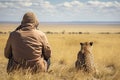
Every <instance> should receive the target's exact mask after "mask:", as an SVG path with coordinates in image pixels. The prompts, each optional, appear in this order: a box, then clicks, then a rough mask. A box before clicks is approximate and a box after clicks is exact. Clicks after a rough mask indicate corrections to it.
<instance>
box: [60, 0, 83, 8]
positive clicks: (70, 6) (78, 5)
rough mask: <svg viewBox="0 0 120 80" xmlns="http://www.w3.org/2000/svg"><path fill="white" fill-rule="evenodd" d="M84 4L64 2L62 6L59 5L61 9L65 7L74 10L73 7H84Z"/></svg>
mask: <svg viewBox="0 0 120 80" xmlns="http://www.w3.org/2000/svg"><path fill="white" fill-rule="evenodd" d="M82 6H83V3H81V2H79V1H71V2H64V3H62V4H59V7H64V8H73V7H82Z"/></svg>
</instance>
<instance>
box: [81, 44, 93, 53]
mask: <svg viewBox="0 0 120 80" xmlns="http://www.w3.org/2000/svg"><path fill="white" fill-rule="evenodd" d="M80 45H81V50H82V51H86V50H87V51H90V52H91V50H92V46H93V42H84V43H80Z"/></svg>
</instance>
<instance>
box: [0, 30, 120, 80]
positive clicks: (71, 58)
mask: <svg viewBox="0 0 120 80" xmlns="http://www.w3.org/2000/svg"><path fill="white" fill-rule="evenodd" d="M10 29H11V30H13V28H10ZM118 29H119V28H118ZM42 30H43V31H47V29H46V30H45V29H44V28H42ZM60 30H61V31H62V30H63V29H62V28H60ZM73 30H74V28H73ZM83 30H84V28H83ZM90 30H91V29H90ZM92 30H93V32H94V28H93V29H92ZM92 30H91V31H92ZM113 30H114V28H113ZM8 31H9V28H8ZM47 37H48V40H49V43H50V45H51V49H52V58H51V67H50V69H49V70H52V71H51V72H50V73H39V74H35V75H31V74H30V73H28V74H22V73H21V72H17V73H16V74H15V75H7V73H6V70H5V69H6V65H7V59H5V58H4V54H3V51H4V47H5V44H6V40H7V38H8V34H0V76H1V77H0V80H95V79H96V80H119V79H120V63H119V62H120V54H119V53H120V49H119V48H120V47H119V45H120V34H96V33H91V34H71V35H69V34H48V35H47ZM86 41H93V42H94V44H93V55H94V60H95V65H96V68H97V70H98V72H99V73H98V74H97V75H94V76H92V75H89V74H84V73H82V72H76V71H75V68H74V63H75V61H76V56H77V53H78V51H79V50H80V45H79V43H80V42H86Z"/></svg>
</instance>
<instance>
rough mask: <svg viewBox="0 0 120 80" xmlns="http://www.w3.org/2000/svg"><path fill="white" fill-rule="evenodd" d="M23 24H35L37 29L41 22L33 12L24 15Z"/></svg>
mask: <svg viewBox="0 0 120 80" xmlns="http://www.w3.org/2000/svg"><path fill="white" fill-rule="evenodd" d="M21 24H22V25H24V24H33V25H34V27H37V26H38V25H39V22H38V19H37V17H36V15H35V14H34V13H33V12H27V13H25V14H24V16H23V19H22V22H21Z"/></svg>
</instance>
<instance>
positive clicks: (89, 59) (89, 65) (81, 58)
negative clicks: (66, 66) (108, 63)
mask: <svg viewBox="0 0 120 80" xmlns="http://www.w3.org/2000/svg"><path fill="white" fill-rule="evenodd" d="M80 45H81V50H80V51H79V52H78V55H77V61H76V62H75V67H76V69H77V71H78V70H83V71H84V72H88V73H90V72H95V66H94V61H93V54H92V52H91V51H92V45H93V42H85V43H80Z"/></svg>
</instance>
